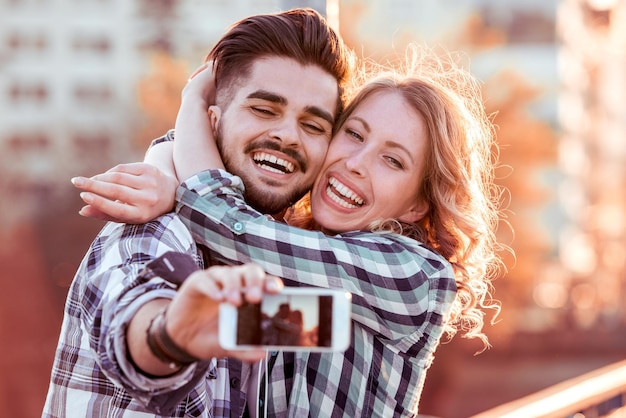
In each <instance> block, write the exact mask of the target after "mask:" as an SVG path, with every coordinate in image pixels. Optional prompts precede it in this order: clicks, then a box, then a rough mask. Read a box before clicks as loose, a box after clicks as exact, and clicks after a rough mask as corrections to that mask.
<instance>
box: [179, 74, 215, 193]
mask: <svg viewBox="0 0 626 418" xmlns="http://www.w3.org/2000/svg"><path fill="white" fill-rule="evenodd" d="M209 66H210V65H209V63H205V64H204V65H203V66H201V67H200V68H198V69H197V70H196V72H195V73H194V74H193V75H192V76H191V78H190V79H189V82H188V83H187V85H186V86H185V88H184V89H183V93H182V102H181V105H180V110H179V111H178V117H177V118H176V129H175V131H176V141H174V166H175V167H176V173H177V174H178V178H179V179H180V180H181V181H182V180H184V179H186V178H188V177H189V176H191V175H193V174H196V173H198V172H200V171H203V170H206V169H209V168H224V165H223V163H222V158H221V156H220V154H219V151H218V149H217V145H216V143H215V138H214V130H213V128H214V123H215V121H213V122H212V121H211V118H212V117H219V116H218V114H219V112H220V110H219V108H217V107H216V106H214V105H215V80H214V78H213V73H212V72H211V69H210V68H209ZM210 107H212V109H211V110H209V108H210ZM211 114H212V115H211ZM210 115H211V116H210Z"/></svg>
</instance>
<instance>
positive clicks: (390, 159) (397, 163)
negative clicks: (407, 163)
mask: <svg viewBox="0 0 626 418" xmlns="http://www.w3.org/2000/svg"><path fill="white" fill-rule="evenodd" d="M385 159H386V160H387V161H388V162H389V164H391V165H392V166H394V167H396V168H404V166H403V165H402V163H401V162H400V161H398V160H396V159H395V158H393V157H385Z"/></svg>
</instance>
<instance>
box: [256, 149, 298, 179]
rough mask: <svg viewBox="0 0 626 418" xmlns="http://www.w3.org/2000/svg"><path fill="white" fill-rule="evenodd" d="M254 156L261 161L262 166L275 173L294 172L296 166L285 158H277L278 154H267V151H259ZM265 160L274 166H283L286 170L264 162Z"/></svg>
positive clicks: (257, 160)
mask: <svg viewBox="0 0 626 418" xmlns="http://www.w3.org/2000/svg"><path fill="white" fill-rule="evenodd" d="M252 158H253V159H254V161H255V162H257V163H260V164H259V165H260V166H261V167H263V168H264V169H266V170H268V171H271V172H274V173H279V174H285V173H293V171H294V170H295V168H296V167H295V166H294V165H293V163H290V162H289V161H286V160H283V159H282V158H277V157H276V156H274V155H270V154H267V153H265V152H257V153H255V154H254V155H253V156H252ZM263 162H268V163H271V164H273V165H274V166H280V167H283V169H284V170H280V169H278V168H276V167H274V166H270V165H267V164H263Z"/></svg>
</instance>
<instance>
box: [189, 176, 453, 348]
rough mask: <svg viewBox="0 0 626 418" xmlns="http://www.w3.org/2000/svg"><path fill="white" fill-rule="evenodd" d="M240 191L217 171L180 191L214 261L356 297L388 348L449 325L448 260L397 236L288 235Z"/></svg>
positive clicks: (356, 307) (358, 311) (366, 322)
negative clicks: (251, 266)
mask: <svg viewBox="0 0 626 418" xmlns="http://www.w3.org/2000/svg"><path fill="white" fill-rule="evenodd" d="M242 187H243V186H242V184H241V180H240V179H239V178H238V177H234V176H230V175H228V174H227V173H225V172H224V171H217V170H211V171H208V172H203V173H200V174H198V175H197V176H194V177H192V178H190V179H188V181H186V182H185V183H183V184H182V185H181V187H179V189H178V192H177V201H178V203H177V212H178V214H179V217H180V218H181V220H182V222H183V223H184V224H185V225H186V226H187V228H189V229H190V230H191V231H192V234H193V236H194V240H195V241H196V242H199V243H202V244H203V245H205V246H207V247H208V248H209V249H210V250H211V255H212V256H214V257H215V258H217V259H221V260H222V261H225V262H234V261H236V262H247V261H251V260H254V261H255V262H257V263H258V264H259V265H261V267H262V268H263V269H264V270H265V271H267V272H268V273H269V274H273V275H276V276H279V277H282V278H284V279H285V284H286V285H291V286H316V287H325V288H338V289H344V290H347V291H350V292H351V293H352V295H353V297H352V300H353V309H352V313H353V315H352V316H353V319H354V320H355V321H357V322H358V323H360V324H361V325H362V326H364V327H366V328H368V329H370V330H372V332H373V333H375V334H377V335H382V336H383V337H384V338H387V339H390V340H399V339H402V338H404V337H406V338H408V339H409V340H410V339H411V338H414V337H415V335H416V334H415V333H416V332H417V331H418V330H419V329H423V328H422V327H423V326H424V324H428V323H430V324H431V325H436V326H440V325H441V323H442V322H443V321H444V320H445V318H446V317H447V315H448V312H449V311H450V309H451V307H452V302H453V301H454V298H455V295H456V286H455V281H454V276H453V272H452V268H451V266H450V264H449V263H448V262H447V261H446V260H445V259H444V258H443V257H440V256H439V255H437V254H436V253H434V252H433V251H431V250H429V249H427V248H425V247H424V246H422V245H420V244H419V243H418V242H416V241H413V240H410V239H408V238H405V237H401V236H397V235H391V234H376V233H368V232H359V231H356V232H350V233H346V234H343V235H337V236H326V235H324V234H323V233H321V232H318V231H308V230H303V229H300V228H296V227H290V226H289V225H286V224H283V223H280V222H276V221H273V220H271V219H268V217H267V216H265V215H262V214H260V213H258V212H256V211H255V210H254V209H252V208H251V207H249V206H247V205H246V204H245V202H244V201H243V198H242V194H241V193H242Z"/></svg>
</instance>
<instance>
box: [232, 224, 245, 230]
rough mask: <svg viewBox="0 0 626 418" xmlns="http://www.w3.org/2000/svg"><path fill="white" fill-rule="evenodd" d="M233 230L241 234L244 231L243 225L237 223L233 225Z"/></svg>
mask: <svg viewBox="0 0 626 418" xmlns="http://www.w3.org/2000/svg"><path fill="white" fill-rule="evenodd" d="M233 229H234V230H235V231H236V232H241V231H243V224H242V223H241V222H235V224H234V225H233Z"/></svg>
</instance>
